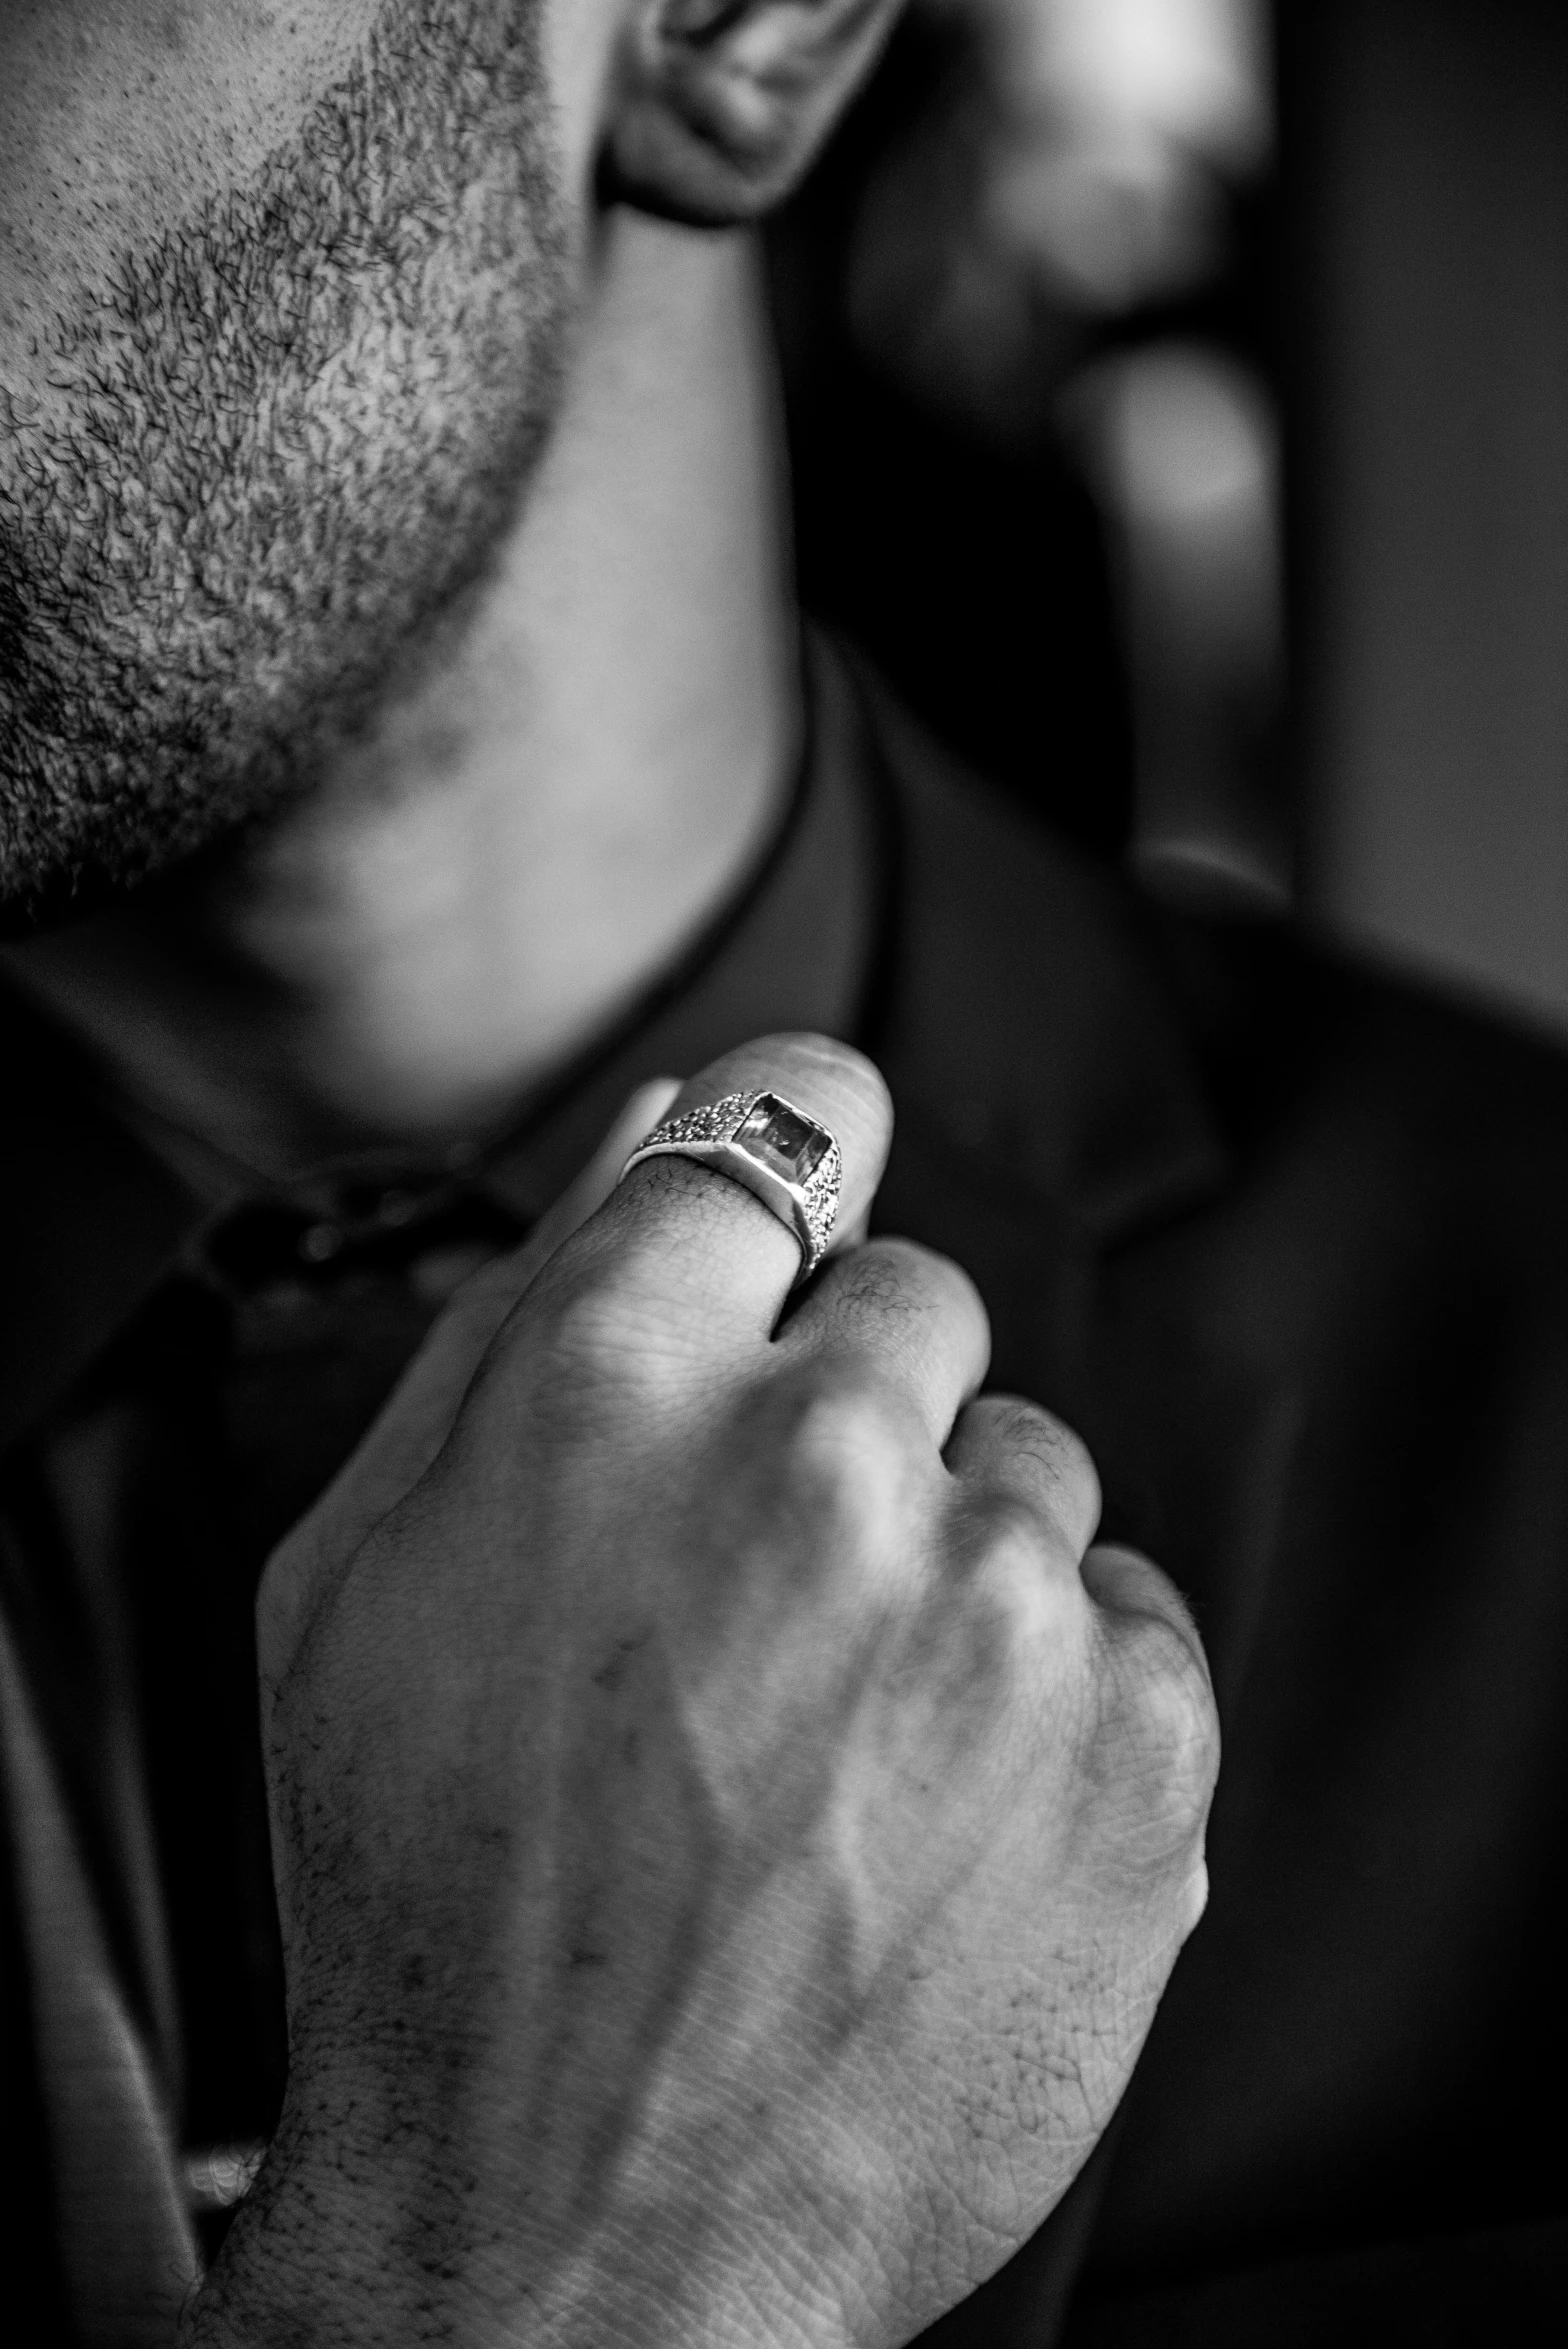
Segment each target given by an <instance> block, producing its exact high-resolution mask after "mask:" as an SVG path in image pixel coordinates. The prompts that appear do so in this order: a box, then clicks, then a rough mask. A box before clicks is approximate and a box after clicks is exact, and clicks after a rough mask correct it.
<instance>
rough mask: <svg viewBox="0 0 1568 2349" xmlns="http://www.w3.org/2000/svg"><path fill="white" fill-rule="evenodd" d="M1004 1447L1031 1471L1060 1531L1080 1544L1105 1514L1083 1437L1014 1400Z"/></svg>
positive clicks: (1004, 1430) (1006, 1421) (1032, 1406)
mask: <svg viewBox="0 0 1568 2349" xmlns="http://www.w3.org/2000/svg"><path fill="white" fill-rule="evenodd" d="M1001 1435H1002V1443H1003V1447H1004V1449H1005V1450H1006V1451H1008V1452H1011V1453H1012V1454H1013V1456H1014V1458H1015V1459H1016V1460H1017V1461H1018V1462H1020V1463H1022V1464H1026V1465H1027V1466H1028V1468H1029V1469H1030V1470H1031V1471H1032V1475H1031V1482H1032V1483H1033V1485H1034V1486H1035V1488H1036V1489H1037V1490H1038V1491H1039V1493H1040V1495H1041V1500H1042V1505H1043V1506H1045V1507H1046V1508H1047V1509H1048V1510H1049V1511H1050V1514H1051V1515H1052V1517H1053V1518H1054V1519H1055V1520H1056V1521H1057V1525H1058V1529H1059V1530H1060V1531H1062V1532H1063V1533H1065V1534H1067V1535H1068V1536H1069V1537H1070V1538H1071V1539H1072V1540H1073V1541H1074V1542H1075V1543H1076V1542H1077V1541H1078V1540H1079V1539H1080V1538H1081V1535H1082V1529H1083V1528H1084V1527H1085V1526H1086V1525H1087V1526H1093V1525H1094V1524H1096V1523H1097V1522H1098V1520H1099V1515H1100V1478H1099V1472H1098V1470H1097V1469H1096V1468H1095V1465H1094V1461H1093V1459H1092V1457H1091V1456H1090V1452H1089V1447H1088V1445H1087V1444H1086V1443H1085V1442H1084V1441H1083V1438H1082V1437H1081V1436H1079V1435H1076V1434H1075V1433H1074V1432H1073V1430H1072V1429H1071V1428H1070V1427H1068V1426H1067V1425H1066V1423H1065V1422H1064V1421H1062V1420H1060V1419H1057V1418H1055V1417H1054V1416H1053V1415H1052V1414H1051V1413H1050V1412H1049V1411H1046V1410H1043V1409H1042V1408H1041V1407H1040V1405H1039V1404H1037V1403H1027V1402H1021V1401H1019V1402H1015V1401H1009V1402H1008V1403H1007V1404H1006V1406H1005V1417H1004V1419H1003V1423H1002V1429H1001Z"/></svg>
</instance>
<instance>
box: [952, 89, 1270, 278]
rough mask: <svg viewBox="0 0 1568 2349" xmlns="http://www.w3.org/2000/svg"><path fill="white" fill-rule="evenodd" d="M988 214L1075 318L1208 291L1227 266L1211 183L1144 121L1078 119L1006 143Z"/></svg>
mask: <svg viewBox="0 0 1568 2349" xmlns="http://www.w3.org/2000/svg"><path fill="white" fill-rule="evenodd" d="M987 201H988V208H989V210H990V213H991V217H992V218H993V220H994V221H995V223H996V225H997V227H998V229H999V231H1000V232H1001V234H1002V236H1003V237H1004V238H1005V240H1006V242H1007V244H1008V246H1009V247H1010V248H1011V249H1013V250H1015V251H1024V252H1028V253H1029V254H1030V255H1031V256H1032V257H1033V259H1034V261H1035V264H1036V266H1037V269H1038V270H1039V273H1040V276H1041V277H1042V279H1043V280H1044V282H1045V284H1046V285H1047V286H1048V287H1049V289H1050V291H1051V293H1052V294H1054V295H1055V296H1056V298H1057V299H1058V300H1060V301H1062V302H1063V303H1065V304H1067V305H1068V306H1069V307H1071V308H1074V309H1087V310H1092V311H1109V312H1117V311H1123V310H1131V309H1134V308H1136V306H1137V305H1138V304H1139V303H1140V302H1143V301H1147V300H1148V299H1150V298H1151V297H1153V296H1162V297H1164V298H1167V299H1168V298H1169V297H1170V296H1172V295H1173V294H1177V293H1180V292H1182V291H1184V290H1185V289H1186V288H1188V287H1189V286H1194V285H1199V284H1201V283H1202V281H1203V280H1204V279H1205V278H1206V277H1208V276H1209V275H1210V274H1211V273H1212V272H1213V270H1214V269H1215V268H1216V267H1217V266H1218V264H1219V263H1220V261H1221V259H1222V258H1223V252H1224V239H1225V223H1224V219H1223V216H1222V213H1221V208H1220V203H1219V195H1218V190H1217V189H1216V187H1215V185H1214V183H1213V180H1212V178H1211V177H1210V175H1209V174H1208V173H1207V172H1205V171H1203V170H1201V169H1197V168H1195V167H1194V165H1193V163H1192V161H1191V159H1190V158H1189V157H1188V156H1187V155H1186V154H1184V153H1183V152H1182V150H1181V149H1180V148H1179V147H1176V146H1173V145H1172V144H1171V142H1170V141H1169V140H1167V139H1163V138H1159V137H1155V136H1151V135H1150V134H1149V133H1148V132H1146V131H1145V130H1144V129H1143V128H1142V127H1141V126H1139V125H1137V124H1126V123H1118V122H1110V121H1096V122H1085V123H1079V122H1073V123H1071V124H1070V125H1069V126H1068V127H1067V129H1066V132H1065V134H1064V133H1062V132H1060V131H1057V130H1055V129H1054V128H1053V130H1052V131H1051V133H1050V134H1049V135H1047V136H1043V137H1037V138H1033V139H1015V140H1011V141H1006V142H1001V143H999V147H998V152H997V154H996V158H995V160H994V163H993V166H992V171H991V176H990V184H989V187H988V190H987Z"/></svg>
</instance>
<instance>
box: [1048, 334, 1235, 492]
mask: <svg viewBox="0 0 1568 2349" xmlns="http://www.w3.org/2000/svg"><path fill="white" fill-rule="evenodd" d="M1085 400H1088V401H1089V402H1091V403H1092V407H1093V413H1094V440H1095V456H1094V462H1095V469H1096V471H1097V472H1098V473H1099V474H1100V476H1101V479H1102V481H1103V483H1104V484H1105V486H1106V487H1107V488H1109V489H1110V491H1111V492H1112V495H1113V498H1114V501H1115V503H1116V504H1117V506H1118V507H1119V508H1120V509H1121V510H1122V511H1123V513H1124V514H1125V516H1126V517H1127V519H1128V520H1129V521H1130V522H1132V523H1133V524H1134V525H1135V526H1136V525H1137V524H1138V523H1143V524H1145V525H1153V526H1154V527H1156V528H1162V527H1163V528H1165V529H1174V530H1176V531H1178V532H1181V531H1184V530H1192V531H1197V532H1201V533H1202V534H1203V536H1204V537H1205V539H1207V538H1208V537H1209V536H1210V535H1211V532H1212V528H1213V527H1214V526H1219V527H1221V528H1225V527H1226V526H1227V525H1228V526H1229V527H1230V528H1231V529H1232V530H1238V529H1239V530H1240V531H1242V532H1243V533H1244V534H1245V533H1251V532H1256V531H1259V530H1263V529H1270V530H1271V529H1272V520H1271V517H1272V514H1273V509H1274V502H1275V497H1276V484H1277V475H1278V465H1279V453H1278V432H1277V427H1276V424H1275V419H1274V413H1273V408H1272V405H1271V403H1270V401H1269V398H1268V395H1267V394H1266V392H1265V391H1264V390H1263V388H1262V386H1261V385H1260V384H1259V383H1258V381H1257V379H1256V378H1255V377H1254V376H1253V375H1252V374H1250V373H1249V371H1248V370H1247V369H1246V368H1244V367H1242V366H1240V365H1238V364H1237V363H1236V362H1235V361H1234V360H1231V359H1228V358H1226V357H1225V356H1223V355H1222V354H1221V353H1220V352H1218V351H1212V350H1207V349H1204V348H1203V347H1201V346H1199V345H1195V344H1189V343H1174V344H1172V343H1167V344H1162V345H1158V346H1156V347H1155V348H1154V349H1152V350H1147V351H1141V352H1138V353H1135V354H1131V355H1130V356H1129V357H1127V358H1125V359H1121V360H1118V361H1117V362H1115V363H1113V364H1111V365H1109V366H1107V367H1105V368H1104V369H1102V370H1098V371H1096V377H1095V379H1094V382H1093V384H1092V385H1091V384H1088V383H1086V385H1085V387H1084V392H1083V393H1082V394H1080V404H1082V403H1083V401H1085Z"/></svg>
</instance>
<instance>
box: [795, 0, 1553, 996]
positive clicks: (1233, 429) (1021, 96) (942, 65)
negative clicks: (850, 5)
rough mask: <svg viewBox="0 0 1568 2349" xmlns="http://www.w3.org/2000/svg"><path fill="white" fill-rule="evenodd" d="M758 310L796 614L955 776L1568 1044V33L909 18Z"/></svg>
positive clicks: (1175, 888)
mask: <svg viewBox="0 0 1568 2349" xmlns="http://www.w3.org/2000/svg"><path fill="white" fill-rule="evenodd" d="M771 269H772V283H773V293H774V303H775V309H776V313H777V320H778V326H779V333H780V341H781V347H782V350H783V353H784V369H785V396H786V403H787V409H788V416H789V426H790V434H791V440H792V445H793V451H794V462H795V479H796V531H797V546H798V560H799V567H800V573H801V581H802V588H803V592H804V595H805V598H806V601H807V604H808V606H809V607H810V608H811V609H813V610H814V611H815V612H817V613H818V614H819V615H821V616H822V617H823V618H825V619H826V620H828V621H829V622H831V623H836V624H838V625H841V626H842V627H843V628H844V629H845V630H846V631H847V632H848V633H849V634H851V635H852V636H853V637H854V638H855V639H857V640H858V641H859V642H860V643H861V644H863V645H864V646H865V647H866V648H867V649H868V650H869V651H870V652H871V653H872V654H873V656H874V657H875V658H876V659H877V660H878V661H879V662H880V663H881V664H882V666H883V667H884V668H885V669H886V670H887V671H888V672H889V673H890V674H891V675H892V677H893V679H894V681H895V682H896V683H897V685H898V686H899V688H900V689H901V691H902V692H903V694H904V695H905V697H906V699H907V700H909V701H910V702H911V703H912V704H913V705H914V706H915V707H916V708H917V709H918V710H919V711H920V712H921V713H922V714H923V716H924V717H925V718H926V720H927V721H928V723H929V724H930V725H931V726H932V727H933V728H934V729H935V730H936V731H937V732H938V733H939V734H941V735H942V736H943V737H944V738H945V739H946V740H947V741H948V742H949V743H950V744H951V745H952V747H953V748H954V749H956V750H957V751H959V752H960V753H961V754H963V755H964V756H965V757H967V758H968V759H969V760H970V761H971V762H972V763H973V764H974V765H975V766H976V767H978V768H979V769H981V770H982V771H983V772H985V773H986V774H988V775H990V776H991V777H992V778H993V779H994V780H995V781H996V782H998V783H999V784H1001V785H1002V786H1003V787H1004V788H1005V789H1006V790H1008V791H1009V792H1011V793H1013V794H1014V795H1016V796H1017V797H1019V798H1021V799H1023V800H1025V801H1027V802H1028V803H1030V804H1031V805H1033V806H1035V807H1037V808H1038V809H1039V810H1040V811H1041V813H1042V814H1044V815H1045V816H1046V817H1047V818H1048V819H1049V820H1050V821H1051V822H1052V823H1053V824H1055V825H1056V826H1057V827H1058V829H1059V830H1061V831H1063V832H1064V833H1066V834H1067V835H1068V836H1070V837H1071V838H1072V839H1074V840H1075V841H1077V842H1078V843H1080V844H1081V845H1082V846H1084V847H1085V848H1086V849H1089V850H1091V851H1093V852H1095V853H1099V854H1103V855H1108V856H1112V857H1116V858H1119V859H1125V860H1127V861H1128V862H1129V863H1130V865H1131V867H1132V870H1133V871H1134V873H1135V875H1136V876H1137V878H1138V880H1139V882H1140V884H1141V885H1142V886H1144V887H1145V888H1146V889H1148V890H1149V891H1150V892H1151V893H1152V894H1154V895H1155V896H1157V897H1159V898H1161V899H1162V900H1164V901H1166V902H1168V903H1172V904H1177V905H1183V906H1188V907H1192V908H1194V909H1197V910H1205V911H1211V912H1214V913H1217V914H1221V915H1229V916H1232V917H1234V918H1239V919H1248V920H1253V919H1255V920H1264V921H1267V920H1274V919H1278V918H1281V917H1282V916H1285V915H1287V914H1292V913H1293V914H1295V915H1296V916H1298V917H1299V918H1301V919H1302V920H1304V921H1305V922H1307V923H1308V924H1309V925H1312V926H1314V927H1315V928H1317V929H1318V930H1320V931H1322V932H1324V933H1327V934H1328V935H1330V936H1332V937H1335V938H1339V939H1342V940H1345V941H1348V942H1350V943H1352V944H1354V945H1355V946H1356V947H1357V948H1358V949H1360V950H1362V951H1370V952H1371V953H1373V954H1374V955H1376V956H1378V957H1379V958H1381V959H1383V960H1385V961H1389V962H1392V963H1395V964H1398V965H1401V966H1403V967H1406V968H1410V969H1414V970H1416V971H1418V972H1420V973H1422V974H1424V975H1426V976H1428V977H1431V978H1435V979H1437V980H1438V981H1439V982H1440V983H1442V984H1444V985H1446V986H1448V987H1450V988H1452V989H1454V990H1457V991H1459V992H1462V993H1465V994H1468V995H1471V996H1476V997H1480V998H1481V999H1484V1000H1485V1001H1486V1002H1488V1003H1489V1004H1490V1005H1492V1006H1493V1007H1494V1008H1497V1009H1500V1010H1502V1011H1503V1012H1504V1013H1506V1014H1508V1015H1509V1016H1512V1017H1515V1018H1518V1019H1522V1020H1525V1021H1527V1022H1529V1023H1531V1024H1532V1025H1536V1026H1540V1025H1543V1024H1544V1025H1545V1026H1547V1027H1548V1028H1550V1029H1552V1030H1554V1031H1555V1032H1556V1033H1558V1034H1559V1035H1561V1036H1568V9H1565V8H1563V7H1562V6H1561V4H1560V0H1550V4H1549V0H1491V4H1488V0H1419V4H1418V0H1320V4H1315V5H1313V4H1308V0H1302V4H1301V5H1298V6H1296V7H1290V6H1288V5H1284V6H1280V7H1277V8H1276V7H1273V6H1271V5H1269V4H1268V0H914V6H913V9H912V12H911V13H910V14H909V15H908V16H907V17H906V18H905V20H904V22H903V24H902V25H901V27H900V30H899V32H898V34H897V35H896V37H895V39H894V41H893V44H892V46H891V48H890V49H889V51H888V54H887V56H886V58H885V60H884V62H883V65H882V67H881V69H880V71H879V72H878V74H877V76H876V77H875V79H874V80H873V82H872V83H871V85H870V86H869V88H868V89H867V91H866V93H865V95H864V97H863V98H862V100H861V102H860V104H859V105H858V107H857V108H856V110H855V112H854V113H853V114H852V115H851V117H850V118H849V120H848V121H847V122H846V124H845V125H844V127H843V130H842V132H841V133H840V135H839V137H838V138H837V140H836V141H835V143H834V145H833V147H832V148H831V149H830V150H829V152H828V153H827V155H826V156H825V157H824V159H823V161H822V164H821V165H820V167H819V168H818V170H817V171H816V172H815V173H814V174H813V176H812V178H811V180H810V182H809V183H808V185H807V187H806V188H805V190H804V191H803V193H802V195H801V196H800V198H799V199H798V200H797V202H796V203H795V204H794V205H793V206H792V207H791V209H790V210H789V211H788V212H787V213H786V214H785V215H784V216H783V218H782V219H780V220H779V221H778V223H777V224H776V227H775V229H774V231H773V233H772V240H771Z"/></svg>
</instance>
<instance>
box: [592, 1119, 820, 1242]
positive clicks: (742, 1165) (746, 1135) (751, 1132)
mask: <svg viewBox="0 0 1568 2349" xmlns="http://www.w3.org/2000/svg"><path fill="white" fill-rule="evenodd" d="M645 1158H693V1159H695V1160H696V1162H697V1164H698V1165H699V1166H711V1167H712V1169H713V1171H714V1173H715V1174H721V1175H727V1176H728V1177H729V1179H730V1181H731V1182H732V1183H740V1184H742V1185H743V1186H744V1188H745V1189H746V1190H748V1191H750V1192H751V1193H752V1194H753V1196H754V1197H756V1198H758V1199H760V1200H761V1201H762V1204H763V1206H764V1207H766V1208H767V1209H768V1211H769V1213H770V1214H772V1215H776V1216H777V1217H778V1220H779V1222H780V1223H781V1224H783V1226H784V1227H785V1229H786V1231H790V1232H793V1233H794V1235H795V1238H796V1240H797V1241H798V1242H799V1244H800V1270H799V1272H798V1273H797V1274H796V1275H795V1286H796V1287H797V1288H798V1287H799V1286H800V1283H801V1282H802V1281H803V1280H809V1279H810V1277H811V1275H812V1274H813V1273H814V1272H815V1271H816V1269H817V1266H818V1265H819V1264H820V1263H821V1262H822V1259H823V1256H824V1255H825V1254H826V1251H827V1245H828V1241H829V1240H830V1239H831V1238H832V1236H833V1225H834V1222H835V1219H836V1218H837V1215H838V1194H839V1186H840V1184H841V1182H842V1180H843V1174H844V1159H843V1154H842V1152H841V1151H840V1149H839V1146H838V1143H837V1142H836V1140H835V1139H834V1137H833V1135H832V1134H830V1133H829V1131H828V1129H827V1127H826V1126H819V1125H818V1124H817V1121H816V1119H815V1118H811V1117H808V1116H807V1115H806V1113H805V1111H804V1110H803V1109H797V1108H796V1107H795V1104H794V1103H793V1102H792V1101H786V1100H785V1099H784V1097H783V1095H782V1094H781V1093H769V1092H756V1093H726V1094H725V1096H724V1098H723V1100H722V1101H710V1102H707V1103H705V1104H704V1106H703V1107H702V1108H701V1109H688V1110H684V1111H683V1112H682V1113H681V1115H680V1116H679V1117H667V1118H666V1119H665V1121H664V1123H663V1124H662V1125H658V1126H655V1127H654V1129H653V1132H652V1133H651V1134H649V1135H648V1136H647V1137H646V1139H645V1140H643V1141H641V1142H639V1143H638V1145H637V1147H636V1149H635V1150H634V1151H633V1152H632V1154H631V1156H630V1158H628V1159H627V1161H626V1164H625V1165H624V1166H623V1167H622V1169H621V1179H622V1180H624V1179H625V1177H626V1176H627V1175H629V1174H630V1173H631V1171H632V1168H633V1167H634V1166H640V1165H641V1164H642V1162H643V1160H644V1159H645Z"/></svg>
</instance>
